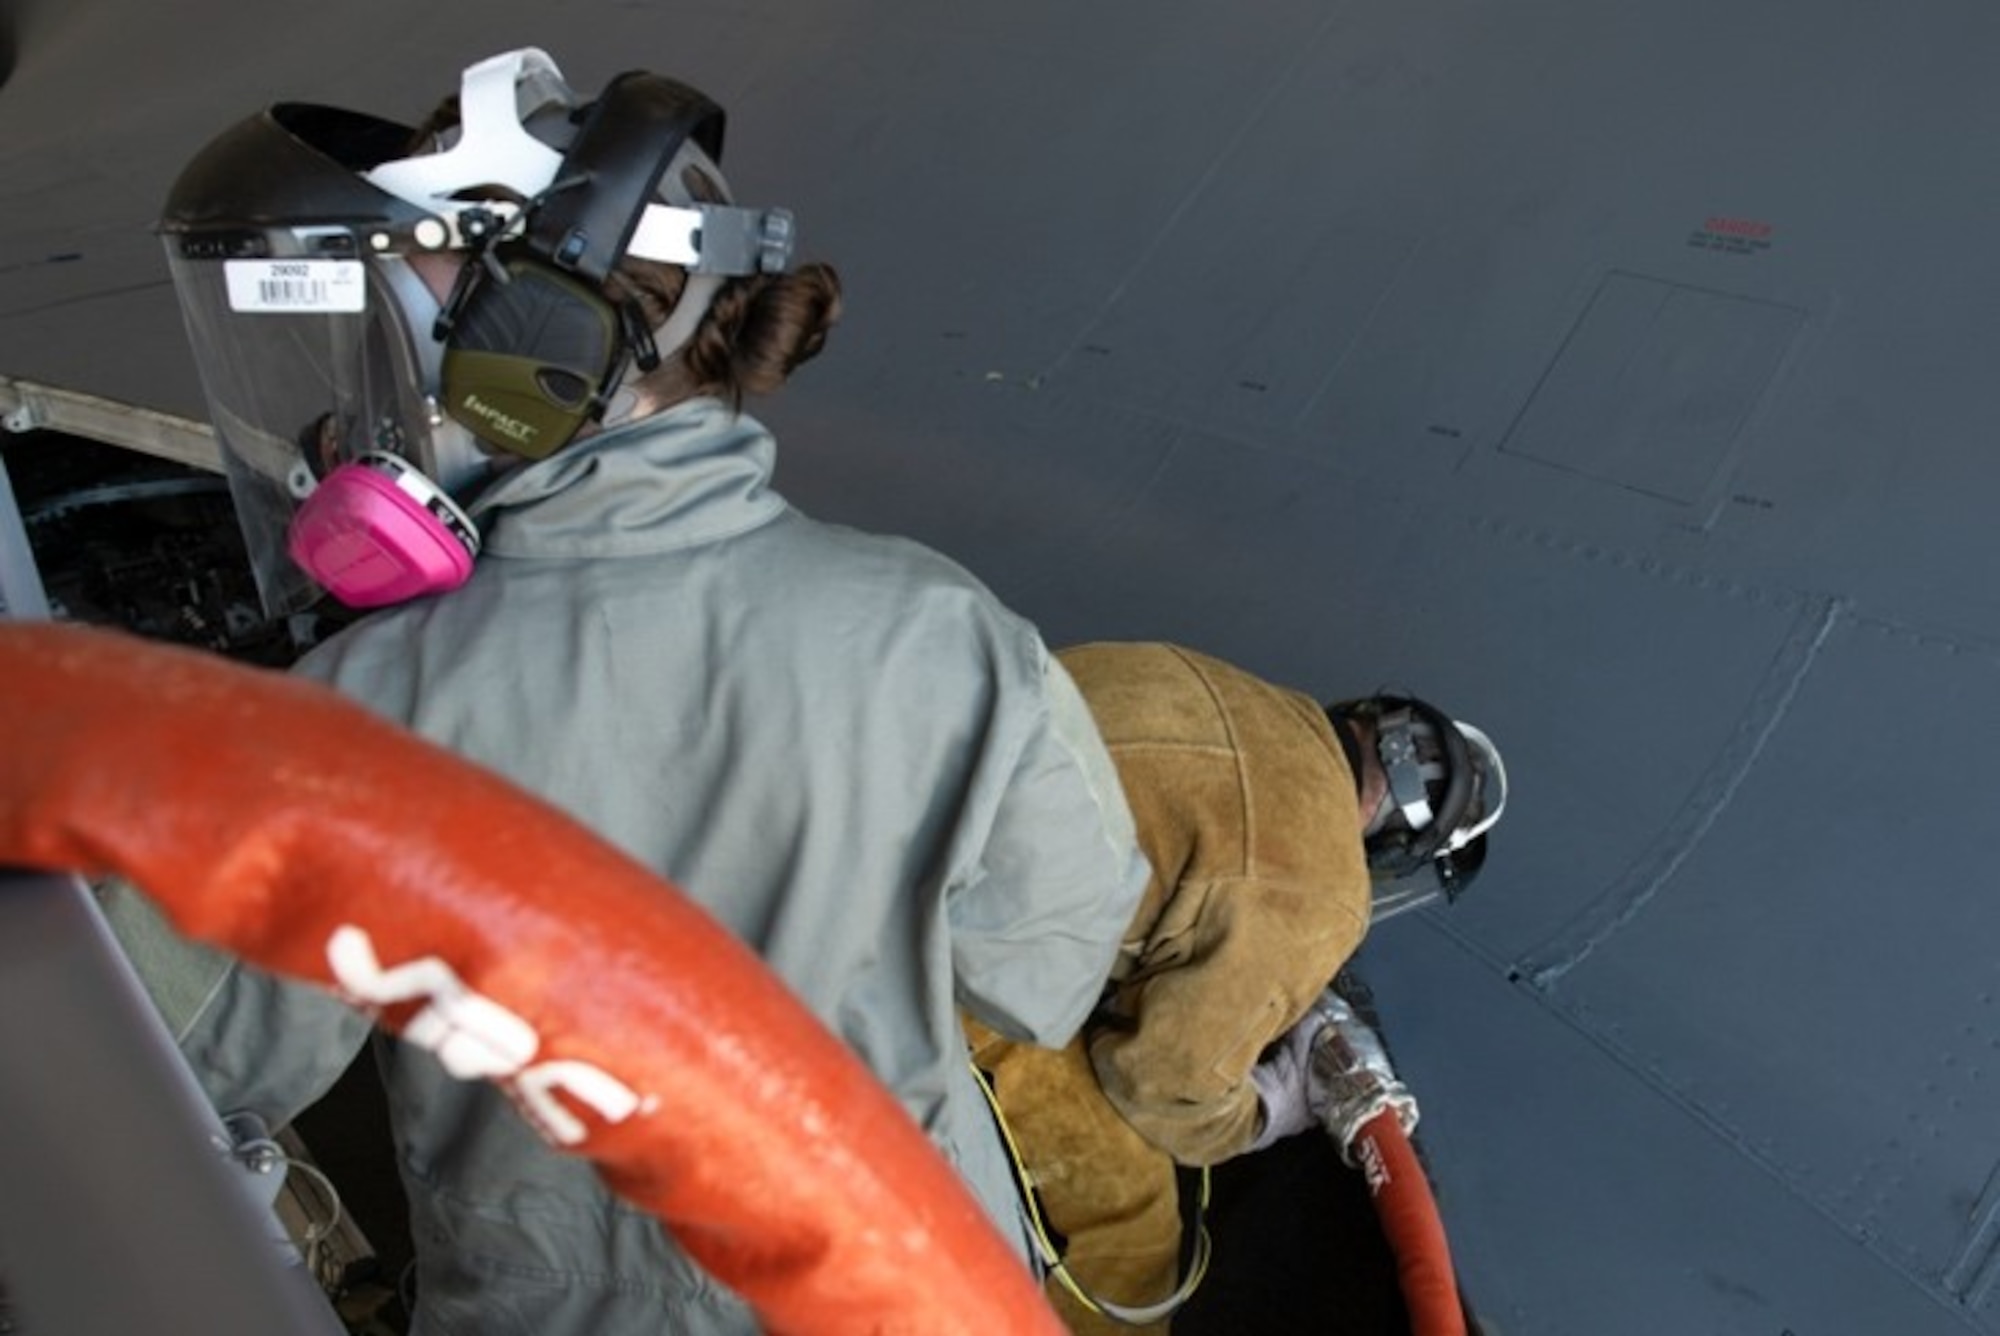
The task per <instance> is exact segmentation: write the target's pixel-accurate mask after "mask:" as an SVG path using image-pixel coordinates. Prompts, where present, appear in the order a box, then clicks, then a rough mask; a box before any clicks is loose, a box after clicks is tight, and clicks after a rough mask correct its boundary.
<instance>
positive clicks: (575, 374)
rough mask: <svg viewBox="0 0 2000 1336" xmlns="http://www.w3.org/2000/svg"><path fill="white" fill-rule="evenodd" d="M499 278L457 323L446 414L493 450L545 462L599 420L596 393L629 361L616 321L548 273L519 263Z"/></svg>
mask: <svg viewBox="0 0 2000 1336" xmlns="http://www.w3.org/2000/svg"><path fill="white" fill-rule="evenodd" d="M473 264H474V266H475V267H476V266H478V264H479V262H478V261H476V260H475V261H474V262H473ZM503 274H504V277H496V276H493V275H486V276H483V277H481V278H480V279H478V280H477V288H476V290H475V291H473V292H471V293H469V294H467V300H465V301H464V302H463V305H462V309H461V311H460V313H459V314H458V316H457V318H456V319H455V320H454V321H453V323H452V327H451V333H450V336H449V339H448V341H447V345H446V348H445V354H444V365H443V368H442V372H441V376H440V379H441V381H442V387H441V388H442V391H443V399H444V403H443V408H444V411H445V413H446V415H447V416H449V417H451V418H452V419H453V420H454V421H456V422H458V423H459V424H461V425H462V426H464V427H465V429H466V430H468V431H470V432H471V433H472V434H473V435H475V436H477V437H479V438H480V439H481V440H482V441H485V442H486V443H487V444H489V445H492V446H494V447H495V448H497V449H500V450H505V451H507V452H508V453H509V454H515V455H520V456H523V457H525V458H528V459H545V458H547V457H548V456H549V455H551V454H553V453H554V452H555V451H557V450H559V449H561V448H562V447H563V446H564V445H566V444H568V443H569V441H570V440H571V439H573V438H574V437H575V436H576V434H577V432H579V431H581V430H582V429H583V427H584V425H585V424H586V423H588V422H590V421H592V420H593V419H595V418H596V417H597V416H598V415H599V414H600V413H602V412H603V407H604V406H603V404H602V402H601V396H600V393H599V391H600V387H602V386H604V385H607V384H611V383H614V382H615V380H616V379H617V377H616V374H615V373H616V371H617V369H618V368H617V363H618V362H619V360H620V359H621V358H623V357H624V355H625V350H624V344H623V342H622V340H621V338H620V334H621V325H620V319H619V315H618V312H617V311H616V310H615V309H614V308H613V307H612V305H611V303H610V302H608V301H606V300H605V299H604V297H603V296H602V295H601V294H600V293H598V292H596V291H594V290H593V289H592V288H591V287H589V286H587V285H586V284H584V283H582V282H579V281H577V280H576V279H573V278H571V277H569V276H568V275H566V274H563V273H560V272H558V271H556V270H554V269H551V268H549V267H548V266H547V265H544V264H538V263H535V262H533V261H531V260H527V259H516V260H513V261H511V262H509V263H508V264H506V265H505V266H504V269H503Z"/></svg>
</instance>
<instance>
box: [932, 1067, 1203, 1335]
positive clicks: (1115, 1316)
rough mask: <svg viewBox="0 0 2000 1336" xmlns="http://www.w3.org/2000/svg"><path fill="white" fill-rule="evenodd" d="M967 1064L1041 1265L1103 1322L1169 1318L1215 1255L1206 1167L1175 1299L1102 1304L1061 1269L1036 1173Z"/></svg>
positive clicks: (995, 1099)
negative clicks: (1188, 1261)
mask: <svg viewBox="0 0 2000 1336" xmlns="http://www.w3.org/2000/svg"><path fill="white" fill-rule="evenodd" d="M968 1065H969V1066H970V1067H971V1068H972V1079H973V1080H975V1081H977V1082H978V1083H979V1090H980V1093H981V1094H983V1095H985V1096H986V1104H987V1107H989V1108H991V1109H992V1110H993V1121H994V1122H995V1123H997V1124H998V1125H999V1127H1000V1139H1001V1140H1002V1141H1003V1142H1005V1143H1006V1146H1007V1157H1008V1159H1010V1160H1012V1161H1013V1163H1014V1177H1015V1179H1016V1181H1018V1182H1019V1183H1020V1185H1021V1199H1022V1200H1023V1201H1025V1202H1026V1203H1027V1208H1028V1225H1029V1227H1030V1229H1031V1230H1032V1231H1033V1233H1034V1238H1035V1248H1036V1250H1037V1251H1038V1252H1039V1253H1040V1254H1041V1258H1042V1264H1043V1265H1045V1266H1046V1267H1048V1269H1049V1274H1050V1275H1052V1276H1054V1277H1055V1278H1056V1279H1057V1280H1058V1281H1059V1282H1061V1284H1062V1287H1063V1288H1064V1289H1066V1290H1068V1291H1069V1292H1070V1293H1071V1294H1072V1295H1074V1296H1075V1298H1076V1301H1077V1302H1078V1303H1080V1304H1082V1305H1083V1306H1084V1307H1085V1308H1087V1309H1089V1310H1090V1311H1091V1312H1093V1313H1096V1314H1097V1315H1098V1316H1099V1317H1106V1318H1110V1319H1111V1320H1112V1321H1113V1322H1122V1323H1124V1324H1126V1325H1127V1326H1134V1327H1137V1326H1144V1325H1146V1324H1147V1323H1149V1322H1158V1321H1159V1320H1160V1319H1161V1318H1164V1317H1168V1316H1171V1315H1172V1314H1173V1313H1174V1312H1175V1311H1177V1310H1178V1309H1179V1308H1180V1307H1181V1306H1182V1305H1183V1304H1185V1303H1187V1301H1188V1300H1189V1299H1191V1298H1193V1297H1194V1292H1195V1290H1196V1289H1197V1288H1198V1287H1199V1286H1200V1285H1201V1282H1202V1281H1203V1279H1205V1278H1206V1277H1207V1275H1208V1262H1209V1255H1210V1254H1211V1253H1212V1252H1213V1251H1214V1245H1213V1243H1212V1242H1211V1241H1210V1239H1209V1236H1208V1218H1207V1217H1208V1195H1209V1172H1208V1166H1207V1165H1203V1166H1202V1170H1201V1195H1200V1197H1199V1198H1198V1199H1197V1204H1196V1208H1195V1244H1194V1264H1193V1265H1192V1266H1191V1267H1190V1268H1189V1270H1188V1278H1187V1279H1186V1280H1185V1281H1183V1282H1181V1284H1180V1286H1179V1287H1178V1288H1177V1289H1175V1290H1174V1292H1173V1293H1172V1294H1170V1295H1168V1296H1167V1297H1166V1298H1165V1299H1162V1300H1160V1301H1159V1302H1158V1303H1153V1304H1143V1305H1131V1304H1118V1303H1113V1302H1112V1301H1111V1300H1109V1299H1100V1298H1098V1297H1097V1296H1096V1295H1094V1294H1092V1293H1091V1292H1090V1291H1089V1290H1086V1289H1085V1288H1084V1287H1083V1285H1082V1283H1081V1282H1079V1281H1078V1280H1077V1278H1076V1277H1075V1276H1073V1275H1071V1274H1070V1270H1069V1268H1068V1267H1067V1266H1065V1265H1064V1264H1063V1259H1062V1254H1061V1253H1060V1252H1058V1251H1057V1249H1056V1245H1055V1241H1054V1240H1053V1239H1051V1238H1050V1237H1049V1226H1048V1222H1047V1221H1046V1220H1044V1219H1043V1218H1042V1207H1041V1199H1040V1198H1039V1197H1037V1196H1036V1195H1035V1175H1034V1171H1033V1170H1031V1169H1029V1168H1028V1162H1027V1159H1026V1157H1025V1156H1023V1155H1022V1154H1021V1146H1020V1143H1019V1142H1017V1141H1016V1140H1015V1139H1014V1129H1013V1128H1012V1127H1010V1126H1008V1124H1007V1115H1006V1114H1005V1113H1003V1112H1002V1111H1001V1109H1000V1097H999V1096H998V1095H997V1094H995V1093H994V1091H993V1085H992V1082H990V1081H988V1080H987V1078H986V1073H985V1072H983V1071H981V1070H980V1069H979V1064H978V1063H976V1062H970V1061H968Z"/></svg>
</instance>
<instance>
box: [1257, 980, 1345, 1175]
mask: <svg viewBox="0 0 2000 1336" xmlns="http://www.w3.org/2000/svg"><path fill="white" fill-rule="evenodd" d="M1326 1025H1327V1018H1326V1017H1325V1016H1324V1015H1323V1014H1322V1013H1321V1012H1320V1010H1319V1009H1318V1008H1317V1007H1315V1008H1313V1009H1312V1010H1310V1011H1308V1012H1306V1014H1305V1015H1304V1016H1303V1017H1301V1018H1300V1020H1299V1022H1298V1024H1296V1025H1294V1026H1293V1027H1292V1028H1291V1029H1289V1030H1287V1031H1285V1033H1284V1034H1282V1035H1280V1036H1279V1037H1278V1040H1277V1042H1276V1043H1274V1044H1273V1045H1272V1046H1271V1049H1270V1052H1269V1053H1267V1054H1266V1055H1265V1056H1264V1058H1263V1060H1262V1061H1260V1062H1259V1063H1258V1064H1257V1065H1256V1066H1255V1067H1252V1068H1251V1069H1250V1083H1251V1084H1252V1085H1254V1086H1256V1087H1257V1099H1258V1101H1259V1102H1260V1103H1261V1104H1262V1105H1263V1106H1264V1125H1263V1126H1262V1127H1260V1128H1259V1129H1258V1130H1257V1139H1256V1140H1255V1141H1253V1142H1251V1143H1250V1145H1249V1148H1248V1149H1250V1150H1262V1149H1264V1147H1266V1146H1269V1145H1271V1144H1272V1143H1274V1142H1276V1141H1278V1140H1279V1139H1280V1138H1283V1137H1288V1136H1291V1135H1293V1134H1294V1133H1297V1132H1303V1131H1305V1130H1306V1129H1307V1128H1309V1127H1317V1126H1319V1124H1320V1109H1319V1108H1316V1107H1314V1105H1315V1104H1316V1103H1317V1104H1319V1105H1321V1106H1322V1107H1323V1106H1324V1103H1325V1101H1324V1098H1321V1099H1320V1100H1317V1101H1315V1100H1314V1098H1313V1091H1312V1089H1311V1087H1312V1051H1313V1043H1314V1041H1315V1040H1317V1039H1318V1038H1319V1035H1320V1032H1321V1031H1323V1030H1324V1029H1325V1028H1326Z"/></svg>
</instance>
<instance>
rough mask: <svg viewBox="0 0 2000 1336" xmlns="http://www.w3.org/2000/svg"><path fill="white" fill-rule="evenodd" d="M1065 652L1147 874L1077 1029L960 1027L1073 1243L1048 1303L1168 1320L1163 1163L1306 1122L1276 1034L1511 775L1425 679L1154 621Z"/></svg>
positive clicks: (1457, 864) (1482, 818) (1473, 840)
mask: <svg viewBox="0 0 2000 1336" xmlns="http://www.w3.org/2000/svg"><path fill="white" fill-rule="evenodd" d="M1059 657H1060V659H1061V660H1062V663H1063V665H1064V667H1066V668H1067V669H1068V670H1069V672H1070V675H1071V676H1072V677H1073V678H1074V679H1075V681H1076V684H1077V686H1078V688H1079V689H1080V690H1081V691H1082V693H1083V696H1084V699H1085V701H1086V703H1087V704H1088V705H1089V706H1090V710H1091V714H1092V716H1093V718H1094V719H1095V720H1096V722H1097V726H1098V730H1099V732H1100V733H1102V735H1103V737H1104V740H1105V743H1106V745H1107V746H1108V747H1109V748H1110V751H1111V756H1112V759H1113V761H1114V762H1115V763H1116V765H1117V768H1118V773H1119V778H1120V780H1121V782H1122V783H1123V786H1124V789H1125V796H1126V800H1127V802H1128V804H1129V805H1130V807H1131V809H1132V814H1133V817H1134V819H1135V821H1136V822H1137V825H1138V832H1139V842H1140V845H1141V847H1142V848H1143V850H1144V851H1145V854H1146V856H1147V859H1148V860H1149V862H1150V863H1151V865H1152V869H1153V876H1152V879H1151V881H1150V882H1149V884H1148V885H1147V888H1146V891H1145V895H1144V897H1143V899H1142V900H1141V902H1140V907H1139V911H1138V913H1137V914H1136V915H1135V916H1134V918H1133V920H1132V925H1131V928H1130V930H1129V931H1128V932H1127V933H1126V936H1125V939H1124V942H1123V944H1122V946H1121V948H1120V950H1119V952H1118V956H1117V959H1116V962H1115V964H1114V966H1113V969H1112V972H1111V977H1110V980H1109V982H1108V983H1107V985H1106V989H1105V993H1104V999H1103V1001H1102V1002H1101V1003H1100V1005H1099V1007H1098V1009H1097V1012H1096V1013H1095V1015H1094V1016H1093V1017H1092V1019H1091V1021H1090V1022H1089V1023H1088V1024H1087V1025H1086V1026H1085V1028H1084V1030H1083V1032H1082V1034H1080V1035H1079V1036H1078V1038H1077V1039H1076V1040H1075V1041H1074V1042H1072V1043H1071V1044H1069V1045H1068V1046H1067V1047H1065V1048H1062V1049H1054V1050H1051V1049H1042V1048H1035V1047H1032V1046H1029V1045H1021V1044H1015V1043H1011V1042H1009V1041H1007V1040H1005V1039H1003V1038H1001V1037H1000V1036H998V1035H996V1034H994V1033H993V1032H992V1031H991V1030H988V1029H986V1028H985V1027H982V1026H979V1025H978V1024H976V1023H968V1025H967V1030H968V1033H969V1035H970V1037H971V1040H972V1044H973V1056H974V1062H975V1065H976V1066H977V1067H979V1068H980V1069H981V1070H982V1071H983V1072H985V1073H986V1074H987V1075H988V1078H989V1080H990V1083H991V1087H992V1089H993V1092H994V1096H995V1100H996V1102H997V1104H998V1106H999V1108H1000V1111H1001V1113H1002V1116H1003V1118H1004V1121H1005V1123H1006V1125H1007V1128H1008V1130H1009V1132H1010V1133H1011V1136H1012V1139H1013V1141H1014V1143H1015V1146H1016V1149H1017V1151H1018V1153H1019V1155H1020V1158H1021V1159H1022V1161H1023V1164H1024V1167H1025V1169H1026V1170H1027V1172H1028V1174H1029V1175H1030V1176H1031V1179H1032V1183H1033V1186H1034V1189H1035V1192H1036V1194H1037V1196H1038V1198H1039V1201H1040V1204H1041V1207H1042V1211H1043V1213H1044V1214H1045V1216H1046V1217H1047V1219H1048V1223H1049V1224H1050V1225H1051V1226H1053V1228H1054V1230H1055V1231H1057V1232H1058V1233H1059V1234H1060V1235H1062V1236H1063V1237H1064V1238H1065V1239H1066V1242H1067V1248H1066V1251H1065V1252H1064V1255H1063V1259H1062V1260H1063V1266H1062V1267H1061V1269H1060V1270H1059V1271H1057V1272H1055V1273H1054V1274H1052V1275H1051V1276H1050V1278H1049V1281H1048V1290H1049V1294H1050V1297H1051V1300H1052V1301H1053V1302H1054V1303H1055V1305H1056V1307H1057V1309H1058V1311H1060V1312H1061V1313H1062V1315H1063V1317H1064V1319H1065V1320H1066V1321H1067V1322H1068V1323H1069V1325H1070V1328H1071V1330H1072V1331H1074V1332H1078V1333H1100V1332H1104V1333H1108V1332H1129V1331H1134V1330H1140V1331H1148V1332H1155V1333H1163V1332H1165V1331H1166V1330H1167V1326H1168V1321H1167V1319H1168V1316H1169V1315H1170V1313H1171V1311H1172V1308H1173V1307H1175V1306H1177V1304H1176V1303H1175V1299H1176V1298H1177V1297H1185V1296H1184V1295H1178V1296H1177V1295H1176V1294H1175V1280H1176V1271H1177V1267H1178V1262H1179V1254H1180V1249H1181V1213H1180V1207H1179V1200H1178V1193H1177V1188H1176V1175H1175V1168H1176V1166H1177V1165H1189V1166H1203V1165H1211V1164H1215V1163H1218V1162H1220V1161H1222V1160H1226V1159H1229V1158H1230V1157H1232V1156H1235V1155H1239V1154H1243V1153H1245V1152H1247V1151H1251V1150H1255V1149H1259V1148H1261V1147H1262V1146H1265V1145H1268V1144H1270V1143H1272V1142H1273V1141H1275V1140H1277V1139H1278V1138H1279V1137H1280V1136H1283V1135H1287V1134H1290V1133H1292V1132H1297V1131H1301V1130H1303V1129H1304V1128H1305V1127H1307V1126H1310V1125H1312V1119H1311V1116H1310V1115H1309V1114H1308V1113H1307V1112H1306V1111H1305V1107H1304V1097H1303V1095H1302V1094H1301V1093H1299V1091H1300V1083H1299V1081H1298V1080H1297V1079H1294V1077H1295V1072H1294V1071H1292V1070H1289V1069H1288V1068H1287V1067H1286V1063H1287V1048H1288V1045H1287V1044H1286V1043H1285V1042H1283V1041H1284V1040H1285V1039H1286V1038H1287V1036H1288V1032H1289V1031H1291V1030H1292V1029H1293V1027H1294V1026H1295V1025H1298V1024H1299V1023H1300V1022H1301V1018H1302V1017H1304V1016H1306V1014H1307V1012H1308V1008H1309V1007H1310V1006H1311V1004H1312V1002H1313V1000H1314V999H1315V998H1316V997H1317V996H1318V995H1319V994H1320V993H1321V991H1322V990H1324V989H1325V988H1326V987H1327V986H1328V984H1329V983H1330V982H1331V981H1332V979H1333V977H1334V975H1335V974H1336V973H1337V972H1338V971H1339V969H1340V967H1341V966H1342V964H1343V963H1345V962H1346V960H1347V959H1348V957H1349V956H1351V955H1352V954H1353V953H1354V951H1355V949H1356V948H1357V947H1358V946H1359V945H1360V943H1361V939H1362V937H1363V935H1364V934H1365V933H1366V932H1367V930H1368V927H1369V921H1370V917H1371V906H1372V905H1373V904H1374V903H1375V902H1376V901H1377V900H1378V898H1380V897H1379V896H1378V893H1377V891H1376V889H1375V886H1376V882H1377V881H1378V880H1381V881H1384V882H1386V883H1390V884H1395V885H1404V884H1407V882H1408V881H1409V880H1410V878H1411V876H1412V875H1413V874H1415V873H1419V872H1428V873H1431V874H1434V881H1433V882H1432V883H1431V884H1436V883H1442V884H1443V887H1444V888H1445V889H1446V890H1451V891H1455V889H1456V887H1457V886H1459V885H1462V884H1463V883H1464V881H1466V880H1469V878H1470V876H1471V875H1472V873H1473V872H1475V871H1476V870H1477V866H1478V863H1479V862H1480V860H1481V859H1482V858H1483V853H1484V833H1485V830H1486V829H1487V828H1488V827H1489V826H1490V825H1491V824H1492V821H1493V820H1494V819H1497V817H1498V816H1499V813H1500V807H1501V805H1502V803H1503V802H1504V799H1505V776H1504V771H1503V770H1502V769H1501V767H1500V762H1499V756H1498V753H1497V752H1495V751H1494V749H1493V747H1492V744H1491V743H1490V742H1489V741H1488V740H1487V739H1486V737H1485V735H1484V734H1482V733H1480V732H1479V731H1478V730H1477V729H1473V728H1470V727H1469V726H1467V725H1462V724H1460V725H1453V723H1452V722H1451V721H1450V720H1448V719H1446V718H1445V717H1444V716H1442V715H1440V714H1438V713H1437V712H1436V711H1435V710H1434V709H1432V708H1431V707H1429V706H1427V705H1424V704H1423V703H1422V702H1418V701H1412V700H1409V699H1407V698H1393V697H1385V698H1375V699H1371V700H1365V701H1354V702H1347V703H1345V704H1342V705H1337V706H1331V707H1329V706H1322V705H1321V704H1320V703H1318V702H1317V701H1315V700H1314V699H1313V698H1312V697H1310V696H1307V695H1305V694H1304V693H1302V692H1299V691H1295V690H1292V689H1289V688H1286V687H1282V686H1277V685H1274V684H1272V683H1269V682H1266V681H1263V680H1262V679H1260V678H1258V677H1255V676H1253V675H1252V674H1250V673H1248V672H1245V671H1243V670H1242V669H1239V668H1236V667H1233V666H1231V665H1229V664H1227V663H1224V662H1222V661H1220V660H1218V659H1215V658H1212V657H1209V656H1207V655H1204V654H1200V653H1197V652H1195V651H1193V650H1189V649H1185V648H1182V647H1179V646H1174V645H1166V644H1152V643H1139V644H1108V643H1105V644H1090V645H1083V646H1078V647H1075V648H1072V649H1068V650H1064V651H1062V652H1061V653H1060V655H1059ZM1440 729H1454V730H1455V733H1456V736H1452V737H1446V736H1444V735H1442V734H1441V733H1440V731H1439V730H1440ZM1454 761H1456V762H1457V765H1456V767H1455V769H1456V774H1455V775H1454V773H1453V771H1454V766H1453V762H1454ZM1454 778H1455V779H1456V781H1457V782H1456V783H1455V784H1454V783H1453V782H1452V781H1453V780H1454ZM1397 894H1398V895H1399V896H1400V895H1401V894H1402V892H1398V893H1397ZM1397 903H1403V901H1401V900H1398V901H1397ZM1291 1047H1293V1048H1296V1047H1297V1046H1291ZM1292 1056H1293V1059H1294V1062H1293V1067H1294V1068H1295V1067H1296V1062H1295V1057H1296V1055H1295V1054H1293V1055H1292ZM1045 1260H1051V1261H1052V1260H1053V1259H1052V1258H1045ZM1072 1286H1074V1288H1072ZM1078 1290H1081V1291H1082V1293H1081V1294H1080V1293H1078V1292H1077V1291H1078ZM1112 1313H1116V1314H1117V1316H1116V1317H1114V1316H1112Z"/></svg>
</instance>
